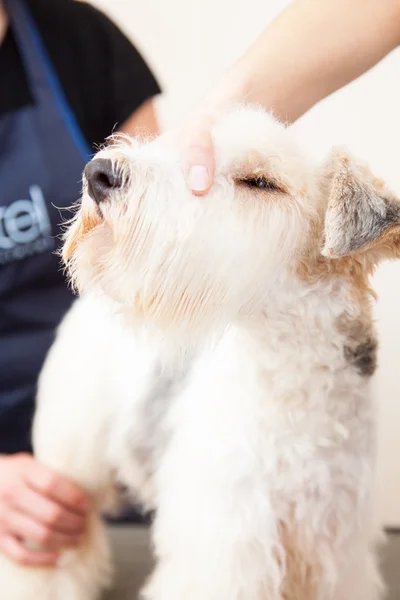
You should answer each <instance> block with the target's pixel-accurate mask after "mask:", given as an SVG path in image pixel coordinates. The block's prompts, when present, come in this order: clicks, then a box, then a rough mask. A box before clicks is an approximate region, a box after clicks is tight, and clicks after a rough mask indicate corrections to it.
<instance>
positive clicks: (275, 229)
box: [0, 107, 400, 600]
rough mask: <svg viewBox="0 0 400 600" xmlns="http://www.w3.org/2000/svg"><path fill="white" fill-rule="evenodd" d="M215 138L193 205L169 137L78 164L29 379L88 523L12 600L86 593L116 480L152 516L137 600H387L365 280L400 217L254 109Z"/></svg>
mask: <svg viewBox="0 0 400 600" xmlns="http://www.w3.org/2000/svg"><path fill="white" fill-rule="evenodd" d="M213 138H214V144H215V152H216V175H215V184H214V186H213V188H212V190H211V192H210V193H209V194H208V195H206V196H205V197H204V198H201V199H199V198H198V197H195V196H193V195H192V194H191V192H190V190H189V189H188V187H187V184H186V182H185V177H184V172H183V168H182V163H181V157H180V155H179V152H178V147H177V144H176V143H175V142H174V139H173V138H172V137H169V136H168V135H167V136H162V137H160V138H159V139H157V140H154V141H151V142H148V143H138V142H136V141H134V140H130V139H119V140H118V139H116V140H115V141H114V142H113V143H111V144H110V145H109V146H108V147H107V148H105V149H104V150H102V151H101V152H99V154H98V155H97V157H95V158H94V159H93V160H92V162H91V163H89V165H88V166H87V167H86V171H85V178H84V193H83V200H82V205H81V207H80V209H79V212H78V213H77V215H76V218H75V220H74V222H73V223H72V224H71V226H70V228H69V230H68V233H67V236H66V243H65V247H64V258H65V260H66V262H67V264H68V267H69V271H70V274H71V278H72V281H73V283H74V285H75V286H76V287H77V288H78V289H79V291H80V292H82V298H81V299H80V300H78V301H77V302H76V303H75V305H74V306H73V308H72V310H71V311H70V313H69V314H68V316H67V317H66V318H65V320H64V322H63V323H62V325H61V327H60V329H59V332H58V336H57V339H56V342H55V344H54V346H53V348H52V349H51V351H50V353H49V356H48V358H47V362H46V364H45V367H44V370H43V372H42V375H41V378H40V384H39V398H38V409H37V414H36V419H35V426H34V446H35V451H36V454H37V457H38V458H39V459H40V460H41V461H43V462H44V463H46V464H47V465H49V466H50V467H52V468H54V469H56V470H58V471H59V472H61V473H63V474H65V475H66V476H68V477H70V478H71V479H72V480H73V481H75V482H76V483H78V484H79V485H81V486H82V487H83V488H85V489H86V490H87V491H89V492H90V493H91V494H92V495H93V497H94V498H95V499H96V502H95V509H94V510H93V512H92V514H91V517H90V522H89V525H88V529H87V535H86V539H85V542H84V544H83V545H82V546H81V547H80V548H78V549H76V550H71V549H69V550H66V551H65V553H64V555H63V556H62V557H61V561H60V564H59V566H57V567H56V568H54V569H49V568H46V569H39V568H34V569H31V568H27V567H23V566H20V565H15V564H13V563H11V562H9V561H8V560H7V559H6V558H5V557H2V558H1V561H0V581H1V583H2V587H3V588H4V589H6V590H7V600H39V599H40V600H94V599H95V598H98V597H99V594H100V591H101V589H102V588H103V587H105V586H106V585H107V584H108V581H109V579H110V573H111V567H110V558H109V553H108V545H107V537H106V531H105V527H104V524H103V523H102V520H101V518H100V516H99V514H100V512H101V510H102V509H103V508H104V506H105V503H106V502H107V498H108V496H109V491H110V490H111V489H112V488H113V486H114V483H115V481H117V480H118V481H120V482H123V483H124V484H126V486H128V487H129V489H130V490H131V491H132V494H134V496H135V498H137V499H138V500H140V501H141V502H142V503H143V504H144V505H145V506H147V507H150V508H152V509H155V515H156V516H155V520H154V525H153V542H154V549H155V557H156V566H155V570H154V573H153V575H152V577H151V578H150V580H149V582H148V584H147V585H146V587H145V589H144V591H143V592H142V593H143V597H144V598H146V599H149V600H378V599H379V598H381V594H382V585H381V582H380V577H379V572H378V568H377V559H376V541H377V539H379V537H380V536H379V527H377V524H376V522H375V519H374V509H373V487H374V486H373V471H374V457H375V414H374V408H373V402H372V398H371V393H370V381H371V375H372V374H373V372H374V369H375V363H376V356H375V355H376V341H375V333H374V328H373V324H372V319H371V298H372V297H373V292H372V290H371V288H370V287H369V281H368V280H369V276H370V274H371V272H372V271H373V269H374V267H375V266H376V265H377V264H378V263H379V261H380V260H381V259H382V258H391V257H396V256H397V255H400V252H399V242H400V229H399V226H400V203H399V202H398V200H397V199H396V198H395V197H394V195H393V194H392V193H391V192H390V191H388V190H387V188H386V187H385V185H384V184H383V183H382V182H381V181H380V180H378V179H377V178H376V177H374V176H373V175H372V174H371V173H370V172H369V170H368V169H367V168H366V167H365V166H364V165H362V164H358V163H356V162H354V160H353V159H352V158H351V157H350V156H349V155H347V154H346V153H345V152H343V151H341V150H336V151H334V152H332V154H331V156H330V157H329V158H328V160H327V161H326V163H325V164H323V165H322V166H321V165H320V166H318V167H315V166H314V165H313V164H311V161H309V160H308V159H306V158H305V156H304V153H302V152H301V151H300V150H299V149H298V148H297V146H296V144H295V143H294V142H293V140H292V139H291V137H290V131H288V130H287V129H285V127H284V126H283V125H281V124H280V123H278V122H276V121H275V120H274V119H273V118H272V117H271V116H269V115H267V114H266V113H264V112H263V111H260V110H256V109H254V108H248V107H242V108H238V109H235V110H234V111H233V112H232V113H230V114H228V115H227V116H225V117H223V118H221V119H220V120H219V121H218V122H217V123H216V125H215V127H214V129H213ZM132 560H134V557H132Z"/></svg>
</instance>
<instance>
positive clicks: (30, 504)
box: [0, 454, 90, 566]
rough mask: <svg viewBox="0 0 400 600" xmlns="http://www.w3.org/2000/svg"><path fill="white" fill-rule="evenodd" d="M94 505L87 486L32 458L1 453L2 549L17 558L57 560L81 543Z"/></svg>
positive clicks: (34, 562)
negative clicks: (66, 549) (55, 471)
mask: <svg viewBox="0 0 400 600" xmlns="http://www.w3.org/2000/svg"><path fill="white" fill-rule="evenodd" d="M89 506H90V499H89V498H88V497H87V495H86V494H85V493H84V492H83V491H82V490H80V489H79V488H77V487H76V486H75V485H73V484H72V483H71V482H69V481H67V480H66V479H64V478H63V477H60V476H59V475H57V474H56V473H54V472H53V471H51V470H50V469H48V468H47V467H45V466H44V465H42V464H41V463H39V462H38V461H37V460H36V459H35V458H33V457H32V456H30V455H28V454H16V455H10V456H2V457H0V551H1V552H4V554H6V555H7V556H8V557H9V558H11V559H12V560H14V561H15V562H17V563H20V564H25V565H31V566H51V565H54V564H56V562H57V559H58V555H59V552H60V550H61V549H62V548H66V547H73V546H77V545H79V543H80V541H81V539H82V537H83V534H84V531H85V526H86V516H87V512H88V509H89ZM24 540H25V542H24ZM35 548H40V550H38V549H35Z"/></svg>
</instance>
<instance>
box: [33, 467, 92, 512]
mask: <svg viewBox="0 0 400 600" xmlns="http://www.w3.org/2000/svg"><path fill="white" fill-rule="evenodd" d="M25 481H26V483H27V484H28V485H29V486H30V487H31V488H32V489H33V490H35V491H37V492H39V493H41V494H43V495H45V496H47V497H48V498H51V499H52V500H54V501H55V502H57V503H59V504H62V505H64V506H65V507H66V508H68V509H70V510H72V511H74V512H78V513H80V514H86V513H87V511H88V510H89V508H90V498H89V496H88V495H87V494H86V493H85V492H84V491H83V490H81V489H80V488H78V487H77V486H76V485H74V484H73V483H71V482H70V481H68V480H67V479H65V478H64V477H62V476H60V475H58V474H57V473H55V472H54V471H52V470H51V469H48V468H47V467H45V466H44V465H42V464H41V463H39V462H37V461H35V463H34V465H33V466H32V468H31V469H27V471H26V473H25Z"/></svg>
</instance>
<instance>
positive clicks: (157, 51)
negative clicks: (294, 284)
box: [92, 0, 400, 526]
mask: <svg viewBox="0 0 400 600" xmlns="http://www.w3.org/2000/svg"><path fill="white" fill-rule="evenodd" d="M92 1H93V3H94V4H95V5H96V6H98V7H99V8H101V9H102V10H104V12H107V13H108V14H109V15H110V16H111V17H112V18H113V19H114V21H115V22H117V23H118V24H119V25H120V27H121V28H122V29H123V30H124V31H125V32H126V33H127V34H128V35H129V36H131V37H132V39H133V40H134V41H135V43H136V45H137V46H138V47H139V49H140V50H141V51H142V52H143V54H144V56H145V57H146V58H147V59H148V61H149V62H150V64H151V66H152V68H153V69H154V71H155V73H156V74H157V76H158V77H159V80H160V82H161V84H162V86H163V89H164V90H165V94H164V97H163V98H162V100H161V102H160V109H161V115H162V117H163V122H164V124H167V125H170V124H173V123H176V122H177V121H179V119H180V118H181V117H182V116H183V115H184V114H186V113H187V111H188V110H189V109H190V108H191V107H192V105H193V103H194V102H196V101H197V100H198V99H199V98H201V96H202V95H203V94H204V93H205V92H206V91H207V89H208V88H209V87H210V86H211V85H212V83H213V81H215V79H216V78H218V76H219V75H220V74H221V73H222V72H223V71H224V70H225V69H226V68H227V67H228V66H229V65H230V64H231V63H232V61H234V60H235V59H236V58H237V57H238V56H239V55H240V54H241V53H242V52H243V51H244V50H245V49H246V47H247V46H248V45H249V44H250V43H251V42H252V41H253V40H254V39H255V38H256V37H257V35H258V34H259V33H260V32H261V31H262V29H263V28H264V27H265V26H266V25H267V24H268V23H269V22H270V21H271V20H272V19H273V17H274V16H275V15H276V14H278V13H279V12H280V11H281V10H282V9H283V8H284V7H285V6H287V5H288V4H289V3H290V2H289V0H246V1H244V0H92ZM294 127H295V129H296V132H297V134H298V135H299V136H300V137H301V138H302V139H303V143H304V141H306V143H307V144H309V146H310V148H311V150H312V151H313V152H315V153H316V154H317V155H319V154H321V155H322V154H323V153H324V152H325V151H326V150H327V149H328V148H329V147H330V146H331V145H333V144H345V145H348V146H349V148H350V149H351V150H352V151H354V152H355V153H356V154H358V155H359V156H360V157H362V158H365V159H367V160H368V161H369V162H370V164H371V166H372V168H373V169H374V170H375V171H376V173H377V175H379V176H381V177H383V178H385V179H386V180H387V181H388V182H389V184H390V185H391V186H392V187H393V189H395V190H397V191H398V192H399V193H400V151H399V144H400V50H398V51H396V52H394V53H392V54H391V55H390V56H389V57H388V58H387V59H385V60H384V61H383V62H382V63H381V64H380V65H378V66H377V67H376V68H375V69H373V70H372V71H371V72H370V73H368V74H367V75H365V76H364V77H362V78H360V79H359V80H358V81H356V82H354V83H353V84H351V85H349V86H348V87H347V88H345V89H344V90H341V91H339V92H337V93H336V94H334V95H333V96H331V97H330V98H328V99H327V100H325V101H324V102H322V103H321V104H320V105H319V106H318V107H316V108H315V109H314V110H312V111H311V112H310V113H309V114H308V115H306V116H305V117H304V118H303V119H302V120H301V121H299V122H298V123H297V124H296V125H295V126H294ZM375 287H376V289H377V291H378V294H379V301H378V304H377V307H376V317H377V321H378V327H379V333H380V341H381V349H380V368H379V371H378V375H377V378H376V397H377V402H378V406H379V414H380V419H379V442H380V444H379V445H380V449H379V465H378V489H379V506H380V511H381V516H382V519H383V521H384V523H385V524H386V525H391V526H400V264H385V265H384V266H383V267H381V268H380V270H379V272H378V273H377V275H376V280H375Z"/></svg>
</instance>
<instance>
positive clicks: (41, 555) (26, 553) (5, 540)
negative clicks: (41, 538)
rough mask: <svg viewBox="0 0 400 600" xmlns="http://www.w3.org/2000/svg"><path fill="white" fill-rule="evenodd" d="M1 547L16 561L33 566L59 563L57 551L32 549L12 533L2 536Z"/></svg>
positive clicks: (50, 565) (47, 565) (48, 565)
mask: <svg viewBox="0 0 400 600" xmlns="http://www.w3.org/2000/svg"><path fill="white" fill-rule="evenodd" d="M0 549H1V550H2V551H3V552H4V554H6V555H7V556H8V557H9V558H10V559H11V560H13V561H14V562H16V563H18V564H20V565H29V566H31V567H52V566H55V565H56V564H57V561H58V558H59V554H57V552H39V551H35V550H30V549H29V548H26V547H25V546H24V544H23V543H22V542H21V541H20V540H18V538H16V537H15V536H12V535H3V536H1V537H0Z"/></svg>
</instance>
